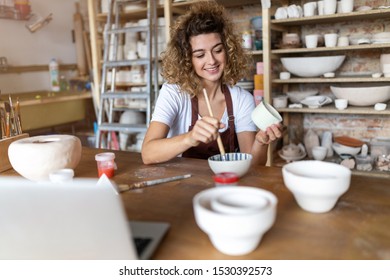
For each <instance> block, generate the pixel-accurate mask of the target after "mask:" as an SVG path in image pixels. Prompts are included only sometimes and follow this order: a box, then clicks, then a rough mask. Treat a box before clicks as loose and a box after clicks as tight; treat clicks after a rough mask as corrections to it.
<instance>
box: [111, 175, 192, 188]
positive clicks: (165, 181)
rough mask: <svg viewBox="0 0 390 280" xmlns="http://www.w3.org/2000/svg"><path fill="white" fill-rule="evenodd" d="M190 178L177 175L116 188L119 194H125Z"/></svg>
mask: <svg viewBox="0 0 390 280" xmlns="http://www.w3.org/2000/svg"><path fill="white" fill-rule="evenodd" d="M190 177H191V174H185V175H179V176H174V177H168V178H162V179H156V180H150V181H142V182H138V183H134V184H131V185H127V184H121V185H118V188H119V192H126V191H130V190H135V189H140V188H145V187H148V186H153V185H158V184H162V183H167V182H172V181H177V180H181V179H186V178H190Z"/></svg>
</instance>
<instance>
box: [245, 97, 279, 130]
mask: <svg viewBox="0 0 390 280" xmlns="http://www.w3.org/2000/svg"><path fill="white" fill-rule="evenodd" d="M251 117H252V121H253V122H254V123H255V124H256V126H257V127H258V128H259V129H261V130H263V131H265V130H266V129H267V127H269V126H271V125H273V124H277V123H280V122H281V121H282V120H283V118H282V116H281V115H280V114H279V113H278V111H276V109H275V108H274V107H272V106H271V105H270V104H268V103H267V102H265V101H264V100H263V101H262V102H261V103H260V104H259V105H257V106H256V108H255V109H254V110H253V111H252V114H251Z"/></svg>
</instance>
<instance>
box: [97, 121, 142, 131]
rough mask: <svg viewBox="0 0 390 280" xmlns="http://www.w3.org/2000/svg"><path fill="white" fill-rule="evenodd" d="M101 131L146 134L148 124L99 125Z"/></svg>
mask: <svg viewBox="0 0 390 280" xmlns="http://www.w3.org/2000/svg"><path fill="white" fill-rule="evenodd" d="M98 129H99V130H100V131H118V132H146V129H147V126H146V124H121V123H102V124H100V125H98Z"/></svg>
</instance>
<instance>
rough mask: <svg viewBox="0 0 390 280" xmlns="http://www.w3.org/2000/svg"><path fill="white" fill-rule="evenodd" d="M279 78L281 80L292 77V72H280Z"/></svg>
mask: <svg viewBox="0 0 390 280" xmlns="http://www.w3.org/2000/svg"><path fill="white" fill-rule="evenodd" d="M279 78H280V79H281V80H288V79H290V78H291V74H290V72H280V74H279Z"/></svg>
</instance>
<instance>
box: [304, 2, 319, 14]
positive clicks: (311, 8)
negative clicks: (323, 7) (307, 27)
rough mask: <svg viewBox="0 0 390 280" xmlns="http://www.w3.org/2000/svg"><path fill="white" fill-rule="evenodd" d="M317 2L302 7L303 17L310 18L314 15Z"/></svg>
mask: <svg viewBox="0 0 390 280" xmlns="http://www.w3.org/2000/svg"><path fill="white" fill-rule="evenodd" d="M316 8H317V2H308V3H306V4H304V5H303V16H305V17H312V16H314V15H315V14H316Z"/></svg>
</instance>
